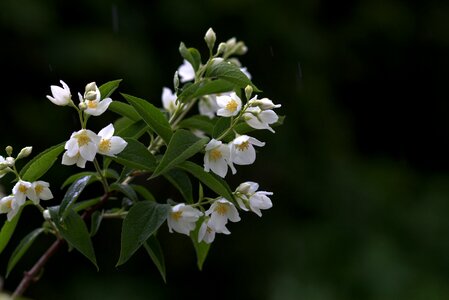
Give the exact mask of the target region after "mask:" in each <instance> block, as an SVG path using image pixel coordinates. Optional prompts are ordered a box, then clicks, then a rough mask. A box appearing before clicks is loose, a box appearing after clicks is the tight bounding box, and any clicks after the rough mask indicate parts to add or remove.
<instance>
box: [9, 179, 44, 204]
mask: <svg viewBox="0 0 449 300" xmlns="http://www.w3.org/2000/svg"><path fill="white" fill-rule="evenodd" d="M12 194H13V195H14V198H15V201H16V202H17V204H18V205H19V206H21V205H23V204H24V203H25V200H26V198H28V199H30V200H31V201H33V203H35V204H36V203H39V198H38V197H37V195H36V191H35V190H34V188H33V185H32V183H31V182H28V181H23V180H19V181H18V182H17V183H16V184H15V185H14V187H13V188H12Z"/></svg>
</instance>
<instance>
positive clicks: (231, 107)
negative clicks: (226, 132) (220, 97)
mask: <svg viewBox="0 0 449 300" xmlns="http://www.w3.org/2000/svg"><path fill="white" fill-rule="evenodd" d="M237 107H238V104H237V102H235V100H234V99H231V101H229V102H228V104H226V109H227V110H229V111H230V112H235V111H236V110H237Z"/></svg>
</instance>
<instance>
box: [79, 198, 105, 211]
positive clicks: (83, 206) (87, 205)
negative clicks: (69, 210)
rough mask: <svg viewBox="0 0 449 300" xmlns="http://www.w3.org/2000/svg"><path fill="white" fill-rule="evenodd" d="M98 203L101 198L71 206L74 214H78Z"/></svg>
mask: <svg viewBox="0 0 449 300" xmlns="http://www.w3.org/2000/svg"><path fill="white" fill-rule="evenodd" d="M100 201H101V197H97V198H93V199H89V200H84V201H80V202H78V203H75V204H74V205H73V210H74V211H75V212H79V211H82V210H85V209H87V208H90V207H92V206H94V205H96V204H98V203H100Z"/></svg>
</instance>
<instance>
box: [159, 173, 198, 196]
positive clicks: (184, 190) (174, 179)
mask: <svg viewBox="0 0 449 300" xmlns="http://www.w3.org/2000/svg"><path fill="white" fill-rule="evenodd" d="M164 177H165V178H167V180H168V181H170V183H171V184H172V185H173V186H174V187H175V188H177V189H178V191H179V192H180V193H181V195H182V196H183V197H184V199H185V200H186V202H187V203H189V204H191V203H193V188H192V183H191V182H190V178H189V176H188V175H187V174H186V173H185V172H184V171H181V170H178V169H173V170H170V171H168V172H167V173H165V174H164Z"/></svg>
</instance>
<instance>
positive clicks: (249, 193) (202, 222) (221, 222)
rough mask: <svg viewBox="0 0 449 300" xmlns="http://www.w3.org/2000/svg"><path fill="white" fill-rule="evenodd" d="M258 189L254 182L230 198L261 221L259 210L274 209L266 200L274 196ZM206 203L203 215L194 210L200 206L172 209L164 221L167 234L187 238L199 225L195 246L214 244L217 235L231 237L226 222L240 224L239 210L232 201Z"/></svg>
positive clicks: (179, 206) (238, 190)
mask: <svg viewBox="0 0 449 300" xmlns="http://www.w3.org/2000/svg"><path fill="white" fill-rule="evenodd" d="M258 188H259V185H258V184H257V183H255V182H251V181H248V182H244V183H242V184H240V185H239V186H238V187H237V189H236V190H235V192H234V193H233V196H234V198H235V199H236V201H237V204H238V207H239V208H240V209H242V210H244V211H252V212H254V213H255V214H257V215H258V216H259V217H261V216H262V213H261V211H260V210H261V209H269V208H271V207H272V206H273V205H272V203H271V200H270V198H269V197H268V196H270V195H273V193H271V192H264V191H257V190H258ZM206 203H211V205H210V207H209V209H207V210H206V211H204V210H203V211H201V210H199V209H198V208H196V207H198V206H200V204H201V203H199V204H193V205H186V204H185V203H180V204H177V205H175V206H173V207H172V209H171V212H170V214H169V216H168V218H167V225H168V228H169V231H170V232H173V231H176V232H179V233H182V234H185V235H190V233H191V231H193V230H194V229H195V228H196V227H197V226H198V225H199V226H200V227H199V230H198V242H201V241H204V242H206V243H208V244H210V243H212V242H213V241H214V239H215V234H216V233H223V234H231V232H230V231H229V229H228V228H227V227H226V225H227V223H228V221H231V222H239V221H240V215H239V212H238V209H237V207H236V205H235V204H234V203H233V202H232V200H228V199H225V198H223V197H218V198H216V199H208V200H207V201H206V202H204V204H206ZM200 208H202V206H200Z"/></svg>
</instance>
